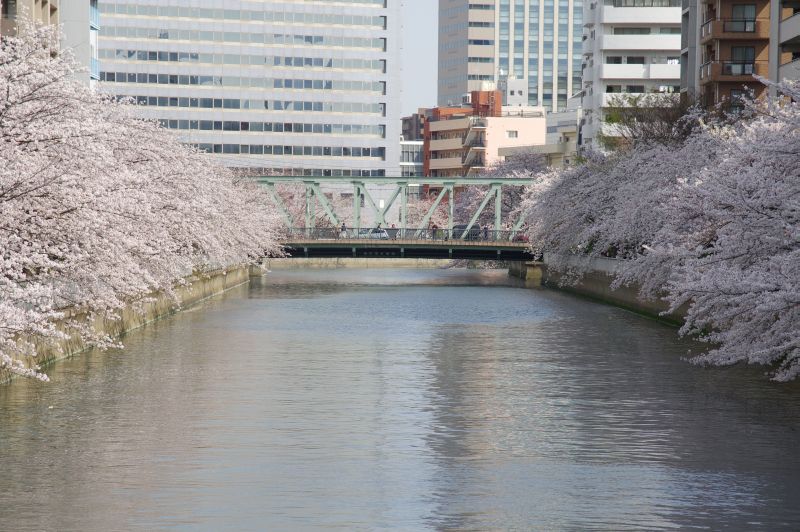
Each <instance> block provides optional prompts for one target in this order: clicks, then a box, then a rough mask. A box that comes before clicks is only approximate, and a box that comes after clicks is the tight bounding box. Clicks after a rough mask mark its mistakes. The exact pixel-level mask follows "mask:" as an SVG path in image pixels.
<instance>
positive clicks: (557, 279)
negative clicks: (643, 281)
mask: <svg viewBox="0 0 800 532" xmlns="http://www.w3.org/2000/svg"><path fill="white" fill-rule="evenodd" d="M548 258H549V256H548V254H547V253H545V254H544V257H543V261H542V262H516V263H511V264H510V266H509V270H508V273H509V275H511V276H514V277H518V278H520V279H522V280H524V281H525V285H526V286H527V287H528V288H536V287H542V286H544V287H547V288H554V289H556V290H563V291H565V292H569V293H571V294H574V295H577V296H581V297H585V298H587V299H591V300H593V301H598V302H600V303H605V304H607V305H613V306H615V307H620V308H623V309H626V310H630V311H632V312H636V313H637V314H643V315H645V316H647V317H650V318H654V319H657V320H659V321H662V322H665V323H668V324H670V325H677V326H680V325H682V324H683V319H684V317H685V315H686V309H685V308H681V309H679V310H678V311H677V312H675V313H673V314H662V313H663V312H665V311H667V310H668V309H669V306H668V305H667V304H666V303H665V302H664V301H661V300H660V299H658V300H643V299H640V298H639V286H638V285H630V286H621V287H619V288H617V289H616V290H614V289H612V288H611V285H612V283H613V282H614V276H615V274H616V272H617V271H618V269H619V268H620V263H619V261H618V260H615V259H607V258H593V259H589V262H588V267H587V268H586V273H585V274H584V275H583V276H582V277H581V279H580V281H578V282H577V283H575V284H572V283H563V280H564V275H563V274H562V273H560V272H558V271H556V270H554V269H553V268H548V266H547V264H548V262H550V261H549V260H548ZM576 260H578V259H576Z"/></svg>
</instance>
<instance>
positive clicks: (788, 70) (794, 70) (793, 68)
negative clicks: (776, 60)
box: [778, 59, 800, 80]
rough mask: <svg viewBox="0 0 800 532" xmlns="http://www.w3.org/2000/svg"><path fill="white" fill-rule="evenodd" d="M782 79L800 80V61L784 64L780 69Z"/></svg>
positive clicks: (779, 75) (779, 74) (779, 73)
mask: <svg viewBox="0 0 800 532" xmlns="http://www.w3.org/2000/svg"><path fill="white" fill-rule="evenodd" d="M778 77H779V78H780V79H782V80H783V79H793V80H800V59H795V60H794V61H790V62H788V63H784V64H782V65H781V66H780V67H779V69H778Z"/></svg>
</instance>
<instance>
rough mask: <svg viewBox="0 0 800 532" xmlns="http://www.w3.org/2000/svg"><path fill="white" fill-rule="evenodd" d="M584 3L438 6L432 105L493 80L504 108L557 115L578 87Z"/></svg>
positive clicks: (469, 1) (514, 0)
mask: <svg viewBox="0 0 800 532" xmlns="http://www.w3.org/2000/svg"><path fill="white" fill-rule="evenodd" d="M583 6H584V0H439V97H438V101H439V105H441V106H444V105H459V104H460V103H461V97H462V95H463V94H465V93H468V92H470V91H473V90H481V83H482V82H486V81H491V82H495V83H496V84H497V87H498V88H499V89H500V90H502V91H503V92H504V96H505V98H506V100H505V101H506V103H507V104H512V105H532V106H538V107H544V108H546V109H547V110H548V111H558V110H563V109H565V108H566V107H567V99H568V98H569V97H570V96H572V95H573V94H575V93H576V92H578V91H580V89H581V82H580V76H581V53H582V47H581V38H582V24H583V18H582V17H583Z"/></svg>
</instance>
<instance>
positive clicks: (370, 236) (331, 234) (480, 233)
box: [285, 225, 527, 243]
mask: <svg viewBox="0 0 800 532" xmlns="http://www.w3.org/2000/svg"><path fill="white" fill-rule="evenodd" d="M285 239H286V241H287V242H291V241H292V240H294V239H297V240H319V241H336V240H363V241H365V242H390V241H393V240H404V241H408V240H412V241H419V242H452V241H456V242H461V241H464V242H522V243H524V242H527V237H526V236H525V235H524V233H523V232H522V231H514V230H512V229H503V230H499V231H498V230H494V229H489V228H488V227H478V226H477V225H476V226H474V227H472V228H470V230H469V231H466V229H465V228H457V229H456V228H454V229H447V228H439V227H427V228H405V229H401V228H393V227H389V228H376V227H371V228H365V227H362V228H356V227H344V228H342V227H313V228H305V227H295V228H292V229H287V230H286V235H285Z"/></svg>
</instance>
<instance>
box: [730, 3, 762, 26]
mask: <svg viewBox="0 0 800 532" xmlns="http://www.w3.org/2000/svg"><path fill="white" fill-rule="evenodd" d="M732 15H733V17H732V18H733V20H728V21H726V22H725V31H741V32H747V33H752V32H755V31H756V5H755V4H734V5H733V10H732Z"/></svg>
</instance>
